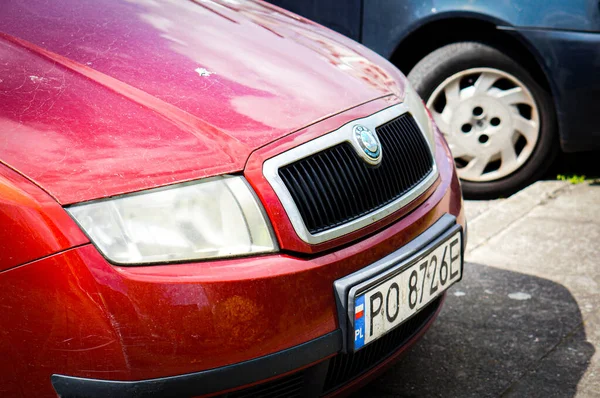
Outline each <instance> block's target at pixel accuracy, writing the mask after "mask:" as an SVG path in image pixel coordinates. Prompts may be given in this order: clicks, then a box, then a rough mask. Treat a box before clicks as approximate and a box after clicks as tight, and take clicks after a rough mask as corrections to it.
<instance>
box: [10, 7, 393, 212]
mask: <svg viewBox="0 0 600 398" xmlns="http://www.w3.org/2000/svg"><path fill="white" fill-rule="evenodd" d="M404 82H405V80H404V78H403V76H402V75H401V74H400V73H399V72H398V71H397V70H395V69H394V68H393V67H392V66H391V65H389V64H388V63H387V61H385V60H383V59H382V58H380V57H379V56H377V55H376V54H374V53H373V52H371V51H369V50H367V49H365V48H364V47H362V46H360V45H358V44H357V43H355V42H353V41H351V40H349V39H346V38H344V37H342V36H340V35H338V34H336V33H334V32H332V31H330V30H328V29H326V28H323V27H321V26H319V25H316V24H314V23H312V22H310V21H307V20H305V19H303V18H300V17H297V16H295V15H293V14H290V13H287V12H285V11H282V10H280V9H278V8H276V7H273V6H270V5H268V4H266V3H262V2H238V1H235V0H227V1H224V0H223V1H222V2H209V1H201V0H198V1H181V0H173V1H165V2H157V1H153V0H152V1H151V0H128V1H118V0H99V1H94V2H82V1H80V0H65V1H61V2H47V1H46V0H31V1H27V2H22V1H18V0H14V1H13V0H5V1H3V2H2V5H0V97H1V98H2V100H1V101H0V161H2V162H4V163H5V164H7V165H8V166H9V167H12V168H13V169H15V170H17V171H19V172H20V173H22V174H23V175H25V176H26V177H28V178H29V179H30V180H32V181H33V182H35V183H36V184H38V185H39V186H41V187H42V188H44V189H45V190H46V191H47V192H49V193H50V194H51V195H53V196H54V197H55V198H56V199H57V200H58V201H59V202H60V203H62V204H71V203H75V202H81V201H86V200H92V199H98V198H103V197H107V196H112V195H117V194H122V193H126V192H133V191H139V190H143V189H147V188H153V187H157V186H162V185H167V184H172V183H176V182H181V181H187V180H192V179H197V178H202V177H206V176H210V175H216V174H222V173H231V172H236V171H241V170H243V168H244V164H245V162H246V159H247V158H248V156H249V154H250V153H251V152H252V151H254V150H255V149H257V148H259V147H261V146H263V145H265V144H267V143H269V142H271V141H273V140H276V139H278V138H280V137H282V136H284V135H286V134H290V133H292V132H294V131H296V130H298V129H300V128H302V127H304V126H307V125H309V124H312V123H315V122H317V121H319V120H321V119H324V118H326V117H328V116H331V115H333V114H336V113H339V112H342V111H344V110H346V109H348V108H351V107H354V106H357V105H359V104H361V103H364V102H367V101H371V100H373V99H375V98H379V97H382V96H385V95H390V94H394V95H396V96H398V97H400V98H401V97H402V95H403V85H404V84H405V83H404Z"/></svg>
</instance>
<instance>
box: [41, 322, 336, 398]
mask: <svg viewBox="0 0 600 398" xmlns="http://www.w3.org/2000/svg"><path fill="white" fill-rule="evenodd" d="M341 349H342V331H341V330H339V329H338V330H335V331H333V332H331V333H328V334H326V335H324V336H322V337H319V338H316V339H314V340H311V341H308V342H306V343H303V344H300V345H297V346H295V347H292V348H288V349H286V350H283V351H279V352H276V353H273V354H269V355H265V356H263V357H260V358H256V359H251V360H249V361H245V362H240V363H236V364H233V365H228V366H224V367H221V368H215V369H210V370H205V371H202V372H196V373H188V374H184V375H178V376H170V377H161V378H158V379H148V380H138V381H114V380H101V379H88V378H83V377H73V376H64V375H58V374H54V375H52V377H51V381H52V386H53V387H54V389H55V390H56V392H57V394H58V395H59V396H61V397H90V398H94V397H149V396H161V397H185V396H198V395H204V394H211V393H216V392H219V391H224V390H229V389H232V388H237V387H242V386H244V385H247V384H251V383H254V382H257V381H261V380H265V379H268V378H271V377H274V376H278V375H280V374H283V373H287V372H290V371H293V370H296V369H299V368H302V367H305V366H307V365H310V364H312V363H315V362H317V361H319V360H321V359H324V358H326V357H328V356H330V355H333V354H336V353H337V352H339V351H340V350H341Z"/></svg>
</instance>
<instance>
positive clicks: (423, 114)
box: [404, 81, 435, 156]
mask: <svg viewBox="0 0 600 398" xmlns="http://www.w3.org/2000/svg"><path fill="white" fill-rule="evenodd" d="M404 103H405V104H406V106H407V107H408V110H409V112H410V113H411V115H412V116H413V118H414V119H415V120H416V121H417V124H418V125H419V127H421V130H422V131H423V132H424V133H425V138H426V139H427V141H428V142H429V147H430V148H431V152H432V153H433V154H434V156H435V136H434V130H433V125H432V122H431V118H430V117H429V111H428V110H427V108H426V107H425V104H424V103H423V101H422V100H421V97H420V96H419V94H417V92H416V91H415V90H414V89H413V88H412V86H411V85H410V83H408V81H407V82H406V86H405V97H404Z"/></svg>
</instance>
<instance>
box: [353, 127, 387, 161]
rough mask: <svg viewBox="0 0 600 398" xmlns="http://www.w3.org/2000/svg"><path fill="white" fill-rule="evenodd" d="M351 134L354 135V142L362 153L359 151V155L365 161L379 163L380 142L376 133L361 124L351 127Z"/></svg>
mask: <svg viewBox="0 0 600 398" xmlns="http://www.w3.org/2000/svg"><path fill="white" fill-rule="evenodd" d="M352 134H353V135H354V140H355V142H356V143H357V144H358V146H359V147H360V150H361V151H362V153H361V152H359V154H360V155H361V157H362V158H363V159H364V160H366V161H367V163H370V164H373V165H376V164H379V162H380V161H381V144H380V143H379V138H377V134H375V132H374V131H371V130H370V129H369V128H368V127H365V126H363V125H361V124H357V125H355V126H354V127H352Z"/></svg>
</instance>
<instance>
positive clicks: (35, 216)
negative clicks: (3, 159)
mask: <svg viewBox="0 0 600 398" xmlns="http://www.w3.org/2000/svg"><path fill="white" fill-rule="evenodd" d="M88 242H89V240H88V238H87V237H86V236H85V235H84V234H83V232H81V229H79V227H78V226H77V225H76V224H75V223H74V222H73V220H72V219H71V217H69V216H68V215H67V213H66V212H65V211H64V210H63V208H62V207H61V206H60V205H59V204H58V203H56V201H55V200H54V199H52V198H51V197H50V196H49V195H48V194H47V193H46V192H44V191H43V190H42V189H40V188H38V187H36V186H35V185H33V184H32V183H31V182H30V181H28V180H27V179H25V178H24V177H22V176H21V175H20V174H18V173H17V172H15V171H13V170H11V169H9V168H8V167H6V166H4V165H2V164H0V272H1V271H4V270H7V269H10V268H13V267H16V266H18V265H21V264H25V263H27V262H29V261H33V260H37V259H38V258H42V257H45V256H49V255H51V254H54V253H56V252H60V251H63V250H67V249H69V248H71V247H74V246H79V245H82V244H85V243H88Z"/></svg>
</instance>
